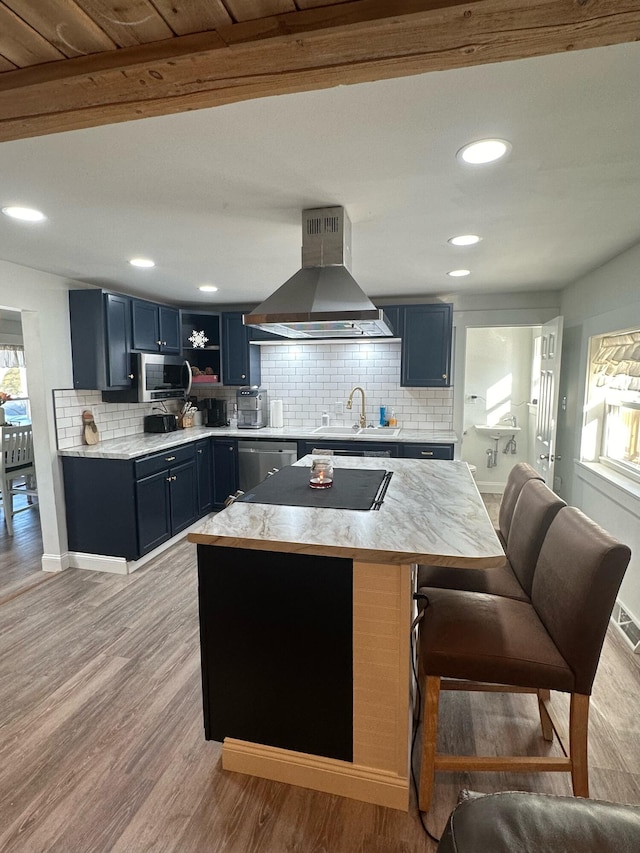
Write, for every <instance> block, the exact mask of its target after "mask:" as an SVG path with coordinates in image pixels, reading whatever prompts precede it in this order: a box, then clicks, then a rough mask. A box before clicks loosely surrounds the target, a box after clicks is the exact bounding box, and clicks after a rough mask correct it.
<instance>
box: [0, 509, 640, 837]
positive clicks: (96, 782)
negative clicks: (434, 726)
mask: <svg viewBox="0 0 640 853" xmlns="http://www.w3.org/2000/svg"><path fill="white" fill-rule="evenodd" d="M29 515H30V513H25V514H23V516H19V517H18V518H27V517H29ZM21 523H23V522H21ZM24 523H25V526H28V522H24ZM19 541H20V540H19V539H18V538H16V539H15V541H14V542H13V543H9V544H7V543H5V542H2V543H1V545H0V547H2V548H3V549H4V550H3V551H2V565H3V570H2V571H4V565H5V563H6V562H9V563H15V566H14V568H13V569H12V570H11V571H12V572H13V575H11V577H12V578H13V579H12V580H10V581H9V590H10V593H9V594H7V592H6V590H3V589H2V587H1V586H0V815H1V817H0V852H1V853H45V851H46V852H47V853H107V851H108V853H141V851H166V853H205V851H206V853H217V851H224V853H254V851H260V852H261V853H293V851H300V853H303V852H304V853H310V851H315V852H316V853H417V851H433V850H434V849H435V845H434V844H433V843H432V842H430V841H429V840H428V839H427V838H426V836H425V835H424V833H423V830H422V828H421V826H420V824H419V822H418V818H417V815H416V812H415V807H412V811H411V813H410V814H404V813H402V812H397V811H393V810H390V809H384V808H380V807H377V806H371V805H368V804H365V803H358V802H355V801H350V800H346V799H343V798H340V797H334V796H330V795H326V794H320V793H315V792H312V791H307V790H303V789H300V788H294V787H291V786H287V785H283V784H278V783H274V782H267V781H265V780H261V779H255V778H250V777H245V776H242V775H239V774H233V773H223V772H222V770H221V769H220V760H219V759H220V745H219V744H217V743H212V742H207V741H205V740H204V736H203V728H202V708H201V685H200V668H199V665H200V661H199V641H198V615H197V599H196V568H195V546H193V545H190V544H188V543H187V542H182V543H179V544H178V545H176V546H174V547H173V548H172V549H171V550H169V551H167V552H166V553H165V554H164V555H162V556H161V557H159V558H157V559H155V560H154V561H153V562H152V563H150V564H149V565H148V566H146V567H144V568H142V569H140V570H139V571H138V572H136V573H135V574H133V575H130V576H128V577H121V576H116V575H105V574H98V573H92V572H83V571H81V570H69V571H66V572H63V573H62V574H60V575H46V576H43V575H42V573H40V572H39V571H38V569H39V562H38V561H39V556H40V554H39V551H38V549H37V548H36V547H34V546H33V541H32V542H31V549H32V551H33V552H35V551H38V553H37V554H36V553H32V554H31V556H30V557H29V556H27V555H28V551H29V547H28V540H27V539H25V540H24V543H23V546H21V545H19ZM21 547H22V551H23V557H22V558H20V557H19V556H18V552H19V551H20V550H21ZM11 554H13V557H11ZM8 558H10V559H8ZM29 562H30V563H31V570H28V569H27V564H28V563H29ZM20 565H21V566H22V570H20V569H19V566H20ZM25 578H26V580H25ZM20 581H22V582H23V583H22V586H20V583H19V582H20ZM32 581H38V582H39V583H38V585H35V586H31V585H30V584H31V583H32ZM252 606H255V604H252V603H251V602H250V601H248V603H247V619H250V618H251V607H252ZM639 696H640V662H639V661H638V659H637V658H635V657H634V656H633V655H632V654H631V652H630V651H629V649H628V648H627V646H626V645H625V643H624V642H623V640H622V639H621V638H620V637H619V636H618V635H617V634H616V633H613V632H611V633H610V636H609V637H608V638H607V643H606V646H605V650H604V654H603V657H602V660H601V665H600V670H599V672H598V675H597V678H596V685H595V692H594V698H593V704H592V718H591V742H590V762H591V789H592V790H591V793H592V796H594V797H600V798H603V799H610V800H616V801H622V802H632V803H640V716H639V715H638V713H637V706H638V697H639ZM442 701H443V711H442V714H441V720H442V722H443V725H442V728H441V734H442V739H443V743H442V746H443V747H445V745H446V746H447V748H449V747H452V748H455V749H464V748H468V749H469V750H470V751H472V750H474V749H476V748H477V749H483V750H489V751H491V750H493V749H494V742H495V740H496V731H497V727H498V726H499V727H500V728H501V729H503V730H504V731H505V732H507V738H508V740H509V741H510V742H512V745H513V748H514V749H517V748H520V749H521V750H522V751H523V752H527V751H531V752H535V750H537V749H542V748H544V743H543V742H542V740H541V738H540V737H539V728H538V718H537V709H536V705H535V701H534V700H533V698H532V697H530V696H518V695H510V694H507V695H499V694H498V695H491V694H490V695H484V694H471V695H470V694H464V693H445V694H444V695H443V700H442ZM558 701H560V702H562V701H563V697H559V699H558ZM502 739H504V738H502ZM552 748H554V749H555V748H556V747H555V746H554V747H552ZM462 787H471V788H473V789H475V790H481V791H493V790H502V789H513V788H521V789H531V790H540V791H545V792H557V793H564V794H568V793H569V792H570V787H569V779H568V777H565V775H564V774H536V775H533V776H526V775H518V776H507V775H505V774H491V775H488V774H476V775H468V774H441V775H439V777H438V779H437V783H436V792H435V797H434V805H433V809H432V811H431V813H430V814H429V815H428V818H427V820H428V824H429V826H430V828H431V829H432V830H433V831H435V832H436V833H438V834H440V832H441V830H442V827H443V826H444V823H445V821H446V818H447V815H448V813H449V811H450V810H451V808H452V806H453V805H454V803H455V801H456V797H457V793H458V791H459V789H460V788H462Z"/></svg>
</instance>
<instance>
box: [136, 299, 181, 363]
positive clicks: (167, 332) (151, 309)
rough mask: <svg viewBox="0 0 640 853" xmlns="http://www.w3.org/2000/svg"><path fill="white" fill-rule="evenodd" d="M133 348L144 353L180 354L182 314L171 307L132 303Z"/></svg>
mask: <svg viewBox="0 0 640 853" xmlns="http://www.w3.org/2000/svg"><path fill="white" fill-rule="evenodd" d="M131 319H132V347H133V349H134V350H142V351H144V352H166V353H179V352H180V312H179V311H178V309H177V308H172V307H171V306H169V305H157V304H156V303H154V302H145V301H143V300H142V299H133V300H132V301H131Z"/></svg>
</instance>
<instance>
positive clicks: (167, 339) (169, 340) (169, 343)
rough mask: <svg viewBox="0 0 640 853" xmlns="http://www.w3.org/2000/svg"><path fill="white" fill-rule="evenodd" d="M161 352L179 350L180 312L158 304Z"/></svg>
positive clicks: (177, 351) (175, 351) (176, 351)
mask: <svg viewBox="0 0 640 853" xmlns="http://www.w3.org/2000/svg"><path fill="white" fill-rule="evenodd" d="M158 325H159V328H160V340H161V341H162V343H161V344H160V350H161V352H172V353H179V352H180V312H179V311H178V309H177V308H171V307H169V306H168V305H159V306H158Z"/></svg>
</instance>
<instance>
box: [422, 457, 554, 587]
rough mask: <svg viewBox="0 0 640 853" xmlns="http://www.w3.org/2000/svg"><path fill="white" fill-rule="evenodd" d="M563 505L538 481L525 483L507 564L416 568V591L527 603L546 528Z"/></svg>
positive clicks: (511, 521) (515, 513)
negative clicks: (483, 595) (461, 592)
mask: <svg viewBox="0 0 640 853" xmlns="http://www.w3.org/2000/svg"><path fill="white" fill-rule="evenodd" d="M527 467H528V466H527ZM532 470H533V469H532ZM563 506H566V504H565V502H564V501H563V500H562V498H559V497H558V496H557V495H556V494H555V493H554V492H552V491H551V489H550V488H548V486H546V485H545V484H544V483H543V482H542V480H538V479H530V480H525V481H524V484H523V486H522V488H521V489H520V493H519V496H518V499H517V501H516V505H515V509H514V511H513V515H512V517H510V519H509V535H508V539H507V547H506V551H507V559H508V563H507V565H506V566H501V567H499V568H492V569H469V568H452V567H451V566H420V567H419V568H418V586H419V588H420V589H422V588H423V587H428V588H434V587H437V588H439V589H460V590H466V591H467V592H485V593H489V594H490V595H504V596H507V597H508V598H518V599H521V600H523V601H528V600H529V597H530V596H531V584H532V582H533V572H534V569H535V566H536V562H537V560H538V555H539V553H540V548H541V547H542V543H543V541H544V538H545V536H546V534H547V530H548V529H549V525H550V524H551V522H552V521H553V519H554V518H555V517H556V515H557V514H558V512H559V510H560V509H562V507H563Z"/></svg>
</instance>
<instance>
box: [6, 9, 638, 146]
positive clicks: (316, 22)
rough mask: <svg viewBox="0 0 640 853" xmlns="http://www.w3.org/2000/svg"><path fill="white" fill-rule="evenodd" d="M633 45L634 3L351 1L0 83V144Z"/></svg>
mask: <svg viewBox="0 0 640 853" xmlns="http://www.w3.org/2000/svg"><path fill="white" fill-rule="evenodd" d="M638 39H640V4H638V0H616V2H615V3H613V2H611V0H609V2H606V0H469V2H466V3H462V2H460V0H399V2H395V3H388V2H382V0H355V2H348V3H344V4H341V5H337V6H328V7H321V8H312V9H307V10H305V11H301V12H293V13H288V14H283V15H277V16H273V17H270V18H263V19H258V20H252V21H247V22H243V23H237V24H233V25H229V26H221V27H219V28H218V29H217V30H215V31H209V32H206V33H198V34H195V35H188V36H180V37H177V38H172V39H167V40H165V41H160V42H153V43H150V44H146V45H142V46H137V47H132V48H124V49H121V50H111V51H105V52H104V53H99V54H94V55H92V56H86V57H79V58H75V59H67V60H61V61H58V62H50V63H47V64H44V65H38V66H32V67H30V68H25V69H20V70H16V71H8V72H5V73H3V74H2V75H0V141H6V140H11V139H20V138H24V137H29V136H39V135H43V134H48V133H56V132H61V131H66V130H74V129H78V128H83V127H92V126H98V125H103V124H110V123H113V122H120V121H129V120H131V119H136V118H143V117H147V116H158V115H165V114H170V113H177V112H182V111H186V110H193V109H201V108H205V107H213V106H218V105H221V104H228V103H232V102H237V101H242V100H248V99H251V98H260V97H267V96H270V95H280V94H287V93H293V92H302V91H309V90H312V89H322V88H329V87H333V86H338V85H344V84H352V83H361V82H368V81H373V80H380V79H385V78H392V77H401V76H409V75H413V74H421V73H425V72H428V71H440V70H445V69H450V68H462V67H466V66H471V65H479V64H483V63H488V62H501V61H507V60H514V59H521V58H524V57H532V56H542V55H546V54H551V53H558V52H564V51H567V50H580V49H586V48H591V47H599V46H604V45H612V44H618V43H621V42H629V41H635V40H638Z"/></svg>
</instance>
